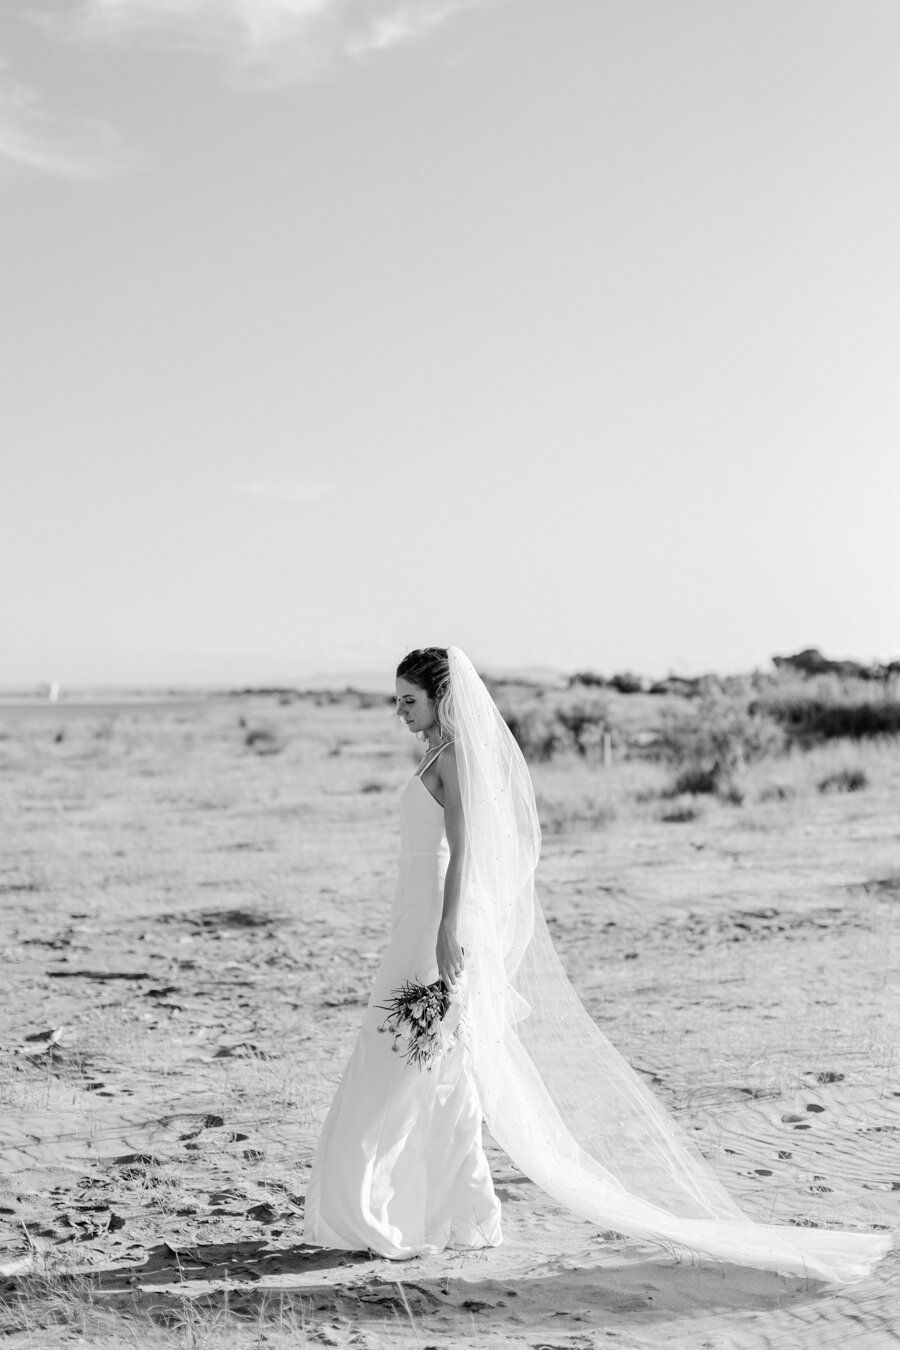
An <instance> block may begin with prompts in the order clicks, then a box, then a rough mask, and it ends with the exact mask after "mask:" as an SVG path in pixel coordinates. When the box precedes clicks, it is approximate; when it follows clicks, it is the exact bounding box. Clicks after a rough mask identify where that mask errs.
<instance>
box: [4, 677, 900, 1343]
mask: <svg viewBox="0 0 900 1350" xmlns="http://www.w3.org/2000/svg"><path fill="white" fill-rule="evenodd" d="M253 732H258V733H262V735H259V736H257V737H256V739H255V742H254V744H252V745H248V744H247V743H246V741H247V737H248V733H253ZM251 739H252V737H251ZM267 752H271V753H267ZM817 754H818V759H817V758H816V755H817ZM841 756H843V757H844V759H846V758H847V757H848V756H849V758H850V759H853V760H854V762H857V761H858V762H860V763H862V764H864V766H865V771H866V773H867V776H868V778H869V787H868V788H867V789H866V790H864V791H861V792H856V793H853V794H829V795H823V794H820V793H818V792H817V791H816V790H815V778H816V774H817V773H819V774H821V773H822V772H824V771H825V770H826V769H827V767H828V766H829V765H830V764H833V763H834V762H836V761H837V759H839V758H840V757H841ZM412 763H413V749H412V743H411V742H410V740H409V738H408V735H407V733H405V732H403V731H401V730H400V729H399V728H398V727H397V726H396V724H395V722H394V721H393V720H392V718H391V717H390V715H389V711H388V709H387V708H385V707H370V708H364V707H358V706H356V704H355V702H353V701H351V702H349V703H345V704H339V703H334V704H329V703H325V704H324V705H323V706H316V705H315V703H314V702H312V701H311V700H304V701H301V702H295V703H291V704H281V703H279V702H278V700H277V699H255V700H253V699H236V698H235V699H219V700H212V701H202V702H197V703H193V704H192V703H188V702H184V703H174V702H173V703H168V704H164V705H148V706H134V707H121V706H119V707H117V706H113V705H110V706H109V707H87V708H75V707H65V706H59V707H56V708H49V707H36V708H32V709H26V710H23V709H14V708H3V709H0V769H2V773H0V785H2V786H0V791H2V820H3V831H2V838H0V901H2V909H0V917H2V940H3V982H2V992H0V1047H2V1048H0V1122H2V1123H0V1151H2V1173H0V1243H2V1254H0V1272H2V1278H0V1295H2V1299H3V1304H2V1308H0V1329H2V1330H4V1331H5V1333H6V1344H8V1345H9V1346H10V1347H19V1346H23V1347H24V1346H29V1347H40V1348H41V1350H43V1347H52V1346H56V1345H65V1344H76V1343H77V1344H80V1345H97V1346H101V1345H102V1346H114V1345H121V1346H126V1345H127V1346H156V1345H160V1346H169V1345H172V1346H175V1345H178V1346H186V1347H192V1350H204V1348H205V1347H210V1348H211V1350H212V1348H214V1347H219V1346H223V1347H226V1346H235V1347H238V1346H251V1345H252V1346H262V1345H272V1346H276V1345H277V1346H293V1345H298V1346H300V1345H315V1344H324V1345H335V1346H348V1347H350V1346H368V1347H387V1346H403V1347H406V1346H416V1347H427V1346H451V1345H452V1346H455V1345H475V1346H479V1347H498V1348H499V1347H507V1346H510V1347H512V1346H515V1347H524V1346H528V1347H535V1348H537V1347H559V1348H560V1350H562V1348H563V1347H565V1348H566V1350H576V1348H581V1347H593V1346H607V1345H610V1346H617V1347H643V1346H647V1347H655V1346H668V1347H670V1348H671V1350H681V1348H683V1350H713V1348H715V1350H719V1347H727V1346H734V1347H762V1346H771V1347H777V1350H790V1347H793V1346H802V1347H807V1346H810V1347H811V1346H816V1347H835V1350H838V1348H839V1347H841V1348H842V1347H847V1346H849V1347H856V1348H858V1350H862V1348H863V1347H866V1348H868V1347H872V1350H881V1347H886V1346H889V1345H892V1344H895V1343H898V1342H900V1297H898V1292H900V1259H898V1256H897V1253H892V1255H891V1256H890V1257H888V1258H887V1260H885V1261H884V1262H883V1263H882V1264H881V1266H880V1267H879V1268H878V1270H877V1271H876V1273H875V1274H874V1275H873V1276H872V1277H871V1278H870V1279H869V1280H867V1281H866V1282H865V1283H863V1284H860V1285H858V1286H854V1287H852V1288H849V1289H846V1290H843V1291H841V1290H838V1291H834V1290H823V1289H822V1287H821V1286H815V1285H805V1284H803V1283H802V1282H799V1281H788V1280H784V1279H780V1278H778V1277H777V1276H774V1275H767V1274H764V1273H759V1272H747V1271H743V1270H736V1269H734V1268H723V1267H721V1266H717V1265H713V1264H711V1263H710V1264H705V1265H701V1266H698V1265H692V1264H690V1263H683V1262H682V1263H678V1262H672V1261H671V1260H669V1259H668V1258H666V1257H665V1256H663V1255H661V1254H659V1253H656V1252H654V1251H652V1250H649V1249H641V1248H640V1247H639V1246H637V1245H636V1244H633V1243H625V1242H622V1241H620V1240H617V1239H616V1238H614V1237H613V1236H611V1235H608V1234H599V1233H597V1232H596V1231H594V1230H592V1228H591V1227H590V1226H589V1225H586V1224H584V1223H582V1222H581V1221H579V1220H575V1219H573V1218H571V1217H570V1216H569V1215H567V1214H566V1213H564V1212H562V1211H561V1210H560V1209H559V1208H558V1207H557V1206H556V1205H555V1204H553V1203H552V1202H551V1201H549V1200H548V1199H547V1198H546V1197H544V1196H543V1195H542V1194H541V1193H540V1192H539V1191H538V1190H537V1189H536V1188H535V1187H534V1186H532V1185H531V1183H530V1182H529V1181H528V1180H527V1179H526V1178H524V1177H523V1176H522V1175H521V1174H520V1173H518V1172H517V1171H516V1169H515V1168H514V1167H512V1166H511V1164H510V1163H509V1160H508V1159H506V1158H505V1157H504V1156H503V1155H502V1154H501V1153H500V1152H499V1151H498V1150H497V1149H496V1148H492V1149H491V1159H492V1165H493V1168H494V1173H495V1179H496V1184H497V1187H498V1190H499V1193H500V1195H501V1199H502V1201H503V1206H504V1233H505V1241H504V1245H503V1246H502V1247H501V1248H499V1249H498V1250H497V1251H494V1252H490V1253H486V1254H479V1255H476V1256H469V1257H461V1256H446V1257H441V1258H439V1259H438V1258H429V1259H423V1260H417V1261H413V1262H408V1263H403V1264H399V1265H398V1264H394V1263H390V1262H386V1261H375V1260H371V1259H369V1258H368V1257H365V1256H362V1255H361V1256H358V1257H357V1256H355V1255H353V1256H348V1255H346V1254H341V1253H333V1252H321V1251H318V1250H313V1249H309V1248H305V1247H304V1246H303V1245H302V1241H301V1229H302V1210H303V1194H304V1189H305V1178H306V1175H307V1173H308V1168H309V1163H310V1160H311V1155H312V1151H313V1149H314V1147H315V1142H316V1138H317V1133H318V1128H319V1125H320V1123H321V1120H322V1117H323V1115H324V1112H325V1110H326V1108H327V1105H328V1102H329V1100H330V1096H331V1094H332V1092H333V1090H334V1088H335V1086H336V1084H337V1081H338V1079H339V1077H340V1073H341V1069H342V1067H343V1063H344V1061H345V1059H346V1057H347V1055H348V1054H349V1051H350V1048H351V1046H352V1042H353V1038H354V1036H355V1031H356V1026H357V1023H358V1019H359V1016H360V1011H361V1009H362V1007H363V1005H364V1003H365V1001H366V998H367V995H368V986H369V981H370V978H371V974H372V973H373V971H374V969H375V966H376V964H377V961H378V959H379V955H380V951H381V949H382V946H383V942H384V933H385V925H386V918H387V913H388V908H389V904H390V896H391V891H392V887H393V875H394V867H395V856H396V854H395V850H396V833H395V798H396V793H397V792H398V791H399V789H400V787H401V785H402V783H403V782H404V780H405V778H406V776H407V775H408V774H409V772H410V771H411V768H412ZM535 782H536V787H537V790H538V795H539V799H540V802H541V807H542V814H543V815H544V816H545V818H546V819H547V821H548V823H552V828H551V830H550V831H549V832H548V834H547V836H546V837H545V845H544V853H543V858H542V863H541V869H540V874H539V875H540V889H541V894H542V898H543V901H544V905H545V908H546V910H547V913H548V916H549V919H550V923H551V930H552V932H553V935H554V938H555V940H556V941H557V943H558V945H559V948H560V951H561V954H562V956H563V959H564V961H565V963H566V965H567V968H568V970H569V972H570V975H571V977H572V979H573V981H574V983H575V985H576V987H577V988H578V990H579V993H580V994H581V996H582V998H583V999H584V1001H585V1003H586V1005H587V1007H588V1008H589V1010H590V1011H591V1013H592V1014H593V1016H594V1017H595V1018H596V1019H597V1021H598V1022H599V1024H600V1025H601V1026H602V1028H603V1029H604V1030H605V1031H606V1033H607V1034H608V1035H609V1036H610V1037H611V1039H612V1040H613V1041H614V1043H615V1044H616V1045H617V1046H618V1047H619V1048H620V1049H621V1050H622V1051H623V1053H625V1054H626V1055H627V1056H628V1057H629V1059H630V1060H631V1062H632V1063H633V1064H634V1065H635V1066H636V1068H638V1070H639V1071H640V1072H641V1073H642V1075H644V1077H645V1078H646V1080H647V1081H648V1082H649V1083H650V1084H651V1085H652V1086H653V1088H654V1090H655V1091H657V1092H658V1093H659V1095H660V1096H661V1097H662V1099H663V1100H664V1102H665V1103H666V1105H667V1106H668V1107H669V1108H670V1109H671V1110H672V1111H674V1112H675V1113H676V1115H677V1116H678V1117H679V1119H680V1120H681V1121H682V1123H683V1124H685V1125H686V1126H687V1127H688V1128H689V1129H691V1130H692V1131H693V1132H694V1133H695V1136H696V1137H697V1138H698V1140H699V1141H700V1143H701V1146H702V1147H703V1148H704V1150H705V1151H706V1152H707V1154H708V1155H709V1156H710V1158H711V1161H712V1163H713V1165H714V1167H715V1168H716V1170H717V1172H718V1173H719V1175H720V1176H721V1177H722V1178H723V1180H724V1181H725V1182H726V1184H727V1185H728V1186H729V1188H730V1189H731V1190H732V1191H733V1192H734V1193H735V1194H736V1195H737V1196H738V1197H739V1199H740V1200H741V1202H742V1204H743V1205H744V1206H745V1208H746V1209H747V1211H748V1212H749V1213H750V1214H752V1215H753V1216H755V1217H758V1218H760V1219H773V1220H778V1221H783V1222H788V1221H792V1222H801V1223H802V1222H813V1223H817V1224H826V1225H828V1224H830V1225H834V1224H840V1225H846V1226H851V1227H855V1226H859V1227H869V1226H871V1225H879V1226H881V1227H883V1228H886V1229H893V1231H894V1233H895V1238H896V1237H897V1236H898V1232H897V1230H898V1220H900V1147H898V1133H900V1075H898V1073H897V1065H898V1055H897V1046H898V1007H897V998H896V986H895V987H894V990H893V997H891V992H892V991H891V986H890V980H891V978H892V977H891V970H892V964H893V967H894V968H896V965H897V950H896V935H897V931H898V915H900V819H898V814H897V802H898V800H900V750H898V748H897V746H896V745H894V746H887V747H883V748H880V749H879V748H876V747H870V748H851V749H849V750H846V749H841V748H838V749H837V750H828V751H823V752H821V753H819V752H814V754H813V755H812V756H811V757H806V758H805V759H804V760H803V761H802V762H801V761H800V760H797V761H794V762H790V763H787V764H778V763H773V764H771V765H766V766H763V767H762V768H760V769H759V770H757V772H756V776H755V778H753V779H751V780H749V791H748V803H747V804H746V805H745V806H743V807H740V808H735V807H728V806H724V805H719V804H716V803H710V802H702V801H701V802H700V803H699V814H697V816H696V817H695V818H693V819H690V818H689V819H683V818H682V819H675V820H672V819H669V820H666V819H664V818H663V817H664V816H666V815H669V816H672V815H675V816H679V815H681V816H690V815H691V812H690V811H681V812H679V810H677V809H675V808H673V803H672V802H670V801H663V800H661V799H660V798H659V796H658V789H659V787H660V785H661V782H662V779H661V776H660V771H659V770H658V769H657V768H655V766H644V765H629V764H623V765H621V766H614V767H613V768H612V769H608V770H605V771H604V770H600V769H595V770H588V769H586V768H584V767H583V766H581V765H574V766H573V765H568V766H567V765H553V766H538V767H537V768H536V770H535ZM779 783H780V785H781V789H782V792H783V794H786V795H783V799H775V800H768V801H761V800H759V799H760V797H761V796H769V797H770V798H771V797H772V796H773V792H772V789H773V786H775V787H777V786H778V785H779ZM790 794H793V795H790ZM677 805H678V804H677V803H676V804H675V807H676V808H677Z"/></svg>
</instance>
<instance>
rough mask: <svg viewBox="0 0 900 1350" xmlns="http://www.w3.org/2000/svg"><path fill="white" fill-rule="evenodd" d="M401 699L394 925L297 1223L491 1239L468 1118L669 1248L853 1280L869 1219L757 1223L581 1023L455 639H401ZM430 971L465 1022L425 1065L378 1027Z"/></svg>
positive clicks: (499, 757) (324, 1238) (534, 836)
mask: <svg viewBox="0 0 900 1350" xmlns="http://www.w3.org/2000/svg"><path fill="white" fill-rule="evenodd" d="M397 701H398V712H399V713H400V715H401V716H402V717H403V718H404V719H405V720H406V721H407V724H408V726H409V727H410V730H412V731H414V732H417V733H419V734H422V735H424V737H425V739H426V741H427V744H428V750H427V752H426V754H425V756H424V758H423V760H422V762H421V764H420V765H419V768H418V769H417V771H416V773H415V774H414V775H413V777H412V778H411V779H410V780H409V782H408V783H407V784H406V786H405V788H404V789H403V792H402V794H401V798H400V823H401V841H402V842H401V866H400V876H399V879H398V883H397V890H396V894H395V898H394V910H393V917H392V930H391V939H390V943H389V945H388V950H387V953H386V955H385V958H384V961H383V963H382V966H381V969H380V970H379V972H378V975H377V977H376V980H375V987H374V990H373V993H372V998H371V1000H370V1003H369V1007H368V1009H367V1011H366V1014H365V1017H364V1019H363V1025H362V1029H361V1031H360V1035H359V1039H358V1041H357V1044H356V1047H355V1049H354V1051H353V1055H352V1057H351V1059H350V1063H349V1064H348V1066H347V1070H346V1072H345V1074H344V1078H343V1081H342V1082H341V1085H340V1088H339V1089H338V1093H337V1095H336V1097H335V1100H334V1102H333V1104H332V1107H331V1110H330V1112H329V1114H328V1118H327V1120H326V1122H325V1127H324V1130H323V1133H322V1139H321V1142H320V1145H319V1150H318V1153H317V1156H316V1160H315V1163H314V1166H313V1173H312V1177H311V1179H310V1185H309V1189H308V1193H307V1202H306V1236H307V1239H308V1240H309V1241H310V1242H315V1243H319V1244H321V1245H325V1246H334V1247H343V1248H350V1249H359V1248H366V1247H368V1248H371V1249H372V1250H373V1251H376V1252H378V1253H380V1254H382V1255H384V1256H392V1257H407V1256H412V1255H415V1254H418V1253H420V1252H423V1251H428V1250H434V1249H435V1248H442V1247H447V1246H461V1247H476V1246H494V1245H496V1244H497V1243H498V1242H499V1241H500V1223H499V1206H498V1204H497V1201H496V1198H495V1196H494V1193H493V1188H492V1186H491V1180H490V1174H489V1172H488V1168H487V1164H486V1161H485V1158H484V1154H483V1152H482V1147H481V1139H480V1135H481V1119H482V1116H483V1118H484V1120H485V1122H486V1123H487V1126H488V1128H489V1129H490V1131H491V1134H492V1135H493V1136H494V1138H495V1139H496V1140H497V1142H498V1143H499V1144H500V1145H501V1147H502V1148H503V1149H505V1150H506V1152H507V1153H508V1154H509V1156H510V1157H511V1158H512V1160H513V1161H514V1162H515V1163H516V1165H517V1166H518V1167H519V1168H521V1170H522V1171H523V1172H525V1173H526V1174H527V1175H528V1176H530V1177H531V1179H532V1180H533V1181H535V1182H537V1184H538V1185H539V1186H541V1187H542V1188H543V1189H544V1190H546V1191H547V1192H548V1193H549V1194H550V1195H551V1196H553V1197H554V1199H556V1200H558V1201H560V1202H561V1203H562V1204H564V1205H566V1206H567V1207H568V1208H569V1209H570V1210H572V1212H573V1213H575V1214H577V1215H580V1216H581V1217H583V1218H585V1219H588V1220H590V1221H592V1222H593V1223H595V1224H598V1225H600V1226H601V1227H602V1228H605V1229H612V1230H614V1231H616V1232H619V1233H623V1234H626V1235H629V1236H633V1237H636V1238H640V1239H643V1240H646V1241H650V1242H654V1243H657V1244H660V1245H661V1246H665V1247H666V1248H668V1249H670V1250H671V1249H673V1248H674V1249H677V1250H686V1251H689V1252H692V1253H695V1254H697V1255H700V1256H706V1257H711V1258H713V1259H718V1260H724V1261H731V1262H734V1263H736V1264H740V1265H749V1266H757V1267H761V1268H763V1269H770V1270H775V1271H778V1272H780V1273H781V1274H785V1275H799V1276H805V1277H808V1278H811V1279H820V1280H834V1281H846V1282H850V1281H855V1280H858V1279H862V1278H863V1277H864V1276H865V1275H866V1274H867V1273H868V1272H869V1270H870V1269H871V1267H872V1266H873V1265H874V1263H875V1262H876V1261H878V1260H879V1259H880V1258H881V1257H882V1256H883V1255H884V1254H885V1253H886V1252H887V1251H888V1250H889V1249H890V1246H891V1241H890V1238H889V1237H888V1236H887V1235H886V1234H881V1233H878V1234H875V1233H871V1234H870V1233H847V1232H836V1231H832V1230H825V1229H808V1228H802V1229H798V1228H794V1227H790V1226H780V1225H774V1224H757V1223H754V1222H752V1221H751V1220H750V1219H748V1218H747V1216H746V1215H744V1214H743V1212H742V1211H741V1210H740V1209H739V1208H738V1207H737V1205H736V1204H735V1203H734V1201H733V1200H732V1199H731V1197H730V1196H729V1195H728V1194H727V1192H726V1191H725V1190H724V1188H723V1187H722V1185H721V1184H720V1182H719V1181H718V1180H717V1179H716V1177H715V1175H714V1173H713V1172H712V1170H711V1169H710V1167H709V1166H708V1164H707V1163H706V1161H705V1160H704V1159H703V1157H702V1156H701V1155H700V1153H699V1152H698V1151H697V1149H696V1148H695V1146H694V1145H693V1143H692V1142H691V1141H690V1140H689V1139H688V1137H687V1135H686V1134H685V1133H684V1132H683V1131H682V1129H681V1128H680V1126H678V1125H677V1124H676V1122H675V1121H674V1120H673V1119H672V1118H671V1117H670V1116H669V1115H668V1113H667V1112H666V1111H665V1110H664V1108H663V1107H662V1105H661V1104H660V1103H659V1102H658V1101H657V1099H656V1098H655V1097H654V1096H653V1094H652V1093H651V1092H650V1091H649V1090H648V1089H647V1088H646V1087H645V1086H644V1084H643V1083H642V1082H641V1080H640V1079H639V1078H638V1076H637V1075H636V1074H635V1073H634V1071H633V1070H632V1069H631V1068H630V1067H629V1065H628V1064H627V1063H626V1062H625V1060H624V1059H623V1058H622V1057H621V1055H619V1054H618V1052H617V1051H616V1050H614V1049H613V1047H612V1045H610V1043H609V1041H607V1039H606V1038H605V1037H604V1036H603V1035H602V1033H601V1032H600V1031H599V1030H598V1028H597V1027H596V1026H595V1025H594V1023H593V1021H592V1020H591V1018H590V1017H589V1016H588V1014H587V1013H586V1012H585V1010H584V1008H583V1007H582V1005H581V1003H580V1002H579V1000H578V997H577V995H576V994H575V991H574V990H573V988H572V986H571V984H570V983H569V981H568V979H567V978H566V975H565V972H564V971H563V969H562V966H561V964H560V962H559V958H558V957H557V955H556V952H555V950H554V948H553V944H552V942H551V940H550V937H549V934H548V932H547V927H546V924H545V922H544V917H543V912H542V910H541V906H540V902H539V900H538V898H537V896H536V895H535V893H534V872H535V868H536V866H537V861H538V854H539V849H540V830H539V826H538V819H537V810H536V807H535V801H534V791H533V788H532V785H531V779H530V776H529V774H528V769H527V766H526V764H525V761H524V759H523V757H522V754H521V751H520V750H519V748H518V746H517V745H516V743H515V741H514V739H513V737H512V735H511V734H510V732H509V729H508V727H507V726H506V724H505V722H504V721H503V719H502V717H501V716H500V713H499V712H498V710H497V708H496V706H495V704H494V702H493V700H492V699H491V696H490V694H489V693H488V691H487V689H486V688H485V685H484V684H483V682H482V681H481V680H480V679H479V677H478V675H477V673H476V671H475V669H474V667H473V666H472V664H471V662H470V661H469V660H468V658H467V657H466V656H465V654H464V653H463V652H462V651H460V649H459V648H458V647H450V648H448V649H446V650H445V649H444V648H435V647H431V648H425V649H424V650H422V651H415V652H411V653H410V654H409V655H408V656H407V657H406V658H405V659H404V660H403V661H402V662H401V663H400V666H399V667H398V669H397ZM438 976H440V978H441V979H442V980H443V981H444V982H445V984H446V986H447V987H448V988H449V989H450V990H451V991H452V993H453V995H454V1003H453V1004H452V1005H451V1013H450V1014H448V1017H450V1016H455V1017H457V1018H458V1017H460V1016H461V1018H462V1021H461V1023H460V1026H461V1030H462V1033H463V1034H461V1035H460V1036H459V1037H458V1039H457V1040H456V1041H455V1042H454V1043H453V1046H452V1049H451V1050H450V1051H449V1052H448V1053H446V1054H445V1055H444V1056H443V1058H442V1059H441V1060H440V1061H439V1063H438V1064H437V1065H436V1066H435V1070H434V1072H433V1073H431V1074H428V1073H423V1072H421V1071H420V1070H418V1069H416V1068H415V1067H411V1066H409V1065H407V1064H405V1063H404V1061H403V1060H402V1058H401V1057H400V1056H397V1055H392V1054H391V1046H390V1041H389V1038H388V1037H386V1036H379V1035H378V1027H379V1025H380V1024H381V1022H382V1021H383V1018H384V1013H383V1011H382V1010H381V1008H380V1007H379V1005H383V1004H384V1003H385V1001H386V999H387V997H388V996H389V995H390V993H391V991H392V990H393V989H396V988H397V987H398V986H400V985H401V984H402V983H403V982H404V981H405V980H415V981H417V982H422V983H429V982H430V981H432V980H434V979H436V978H437V977H438Z"/></svg>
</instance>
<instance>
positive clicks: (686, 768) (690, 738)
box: [657, 690, 784, 804]
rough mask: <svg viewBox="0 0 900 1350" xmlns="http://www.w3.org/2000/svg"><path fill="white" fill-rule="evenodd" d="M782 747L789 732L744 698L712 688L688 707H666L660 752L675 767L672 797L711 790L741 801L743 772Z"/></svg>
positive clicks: (731, 799) (660, 737) (737, 801)
mask: <svg viewBox="0 0 900 1350" xmlns="http://www.w3.org/2000/svg"><path fill="white" fill-rule="evenodd" d="M783 747H784V735H783V733H782V732H781V731H780V729H779V728H778V726H777V725H776V724H775V723H774V722H773V721H772V719H771V718H769V717H766V716H764V715H763V714H761V713H759V712H754V711H751V710H750V709H749V708H748V707H747V705H746V703H745V702H744V700H743V699H740V698H729V697H728V696H727V695H725V694H723V693H722V692H721V691H720V690H709V691H708V692H706V693H704V694H702V695H701V696H700V697H699V698H698V699H697V700H696V702H695V703H694V704H693V706H692V707H691V708H690V709H689V710H685V709H669V710H667V712H666V714H665V715H664V717H663V722H662V727H661V730H660V735H659V738H658V743H657V753H658V754H659V756H660V757H661V758H662V759H663V760H664V761H665V762H666V763H668V764H671V765H672V767H673V768H674V769H675V770H676V774H675V778H674V781H673V783H672V787H671V790H670V795H672V796H677V795H678V794H680V793H683V792H691V793H695V794H697V793H710V794H714V795H716V796H718V797H721V798H722V799H723V800H725V801H730V802H734V803H735V804H739V803H740V802H741V801H742V800H743V794H742V793H741V791H740V789H739V788H738V785H737V781H736V779H737V774H738V773H739V771H740V770H741V769H742V768H743V766H744V765H745V764H748V763H751V762H752V761H753V760H757V759H762V758H763V757H764V756H766V755H770V754H773V753H776V752H777V751H779V750H781V749H783Z"/></svg>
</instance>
